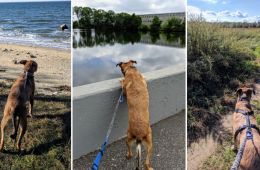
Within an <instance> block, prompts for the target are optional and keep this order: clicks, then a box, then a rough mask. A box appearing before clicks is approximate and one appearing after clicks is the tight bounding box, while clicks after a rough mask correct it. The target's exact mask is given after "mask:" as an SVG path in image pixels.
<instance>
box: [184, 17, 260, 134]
mask: <svg viewBox="0 0 260 170" xmlns="http://www.w3.org/2000/svg"><path fill="white" fill-rule="evenodd" d="M259 46H260V29H238V28H223V27H221V25H219V24H211V23H208V22H205V20H204V19H203V18H192V19H190V20H189V22H188V131H190V130H193V131H194V129H196V128H203V127H200V126H198V127H196V126H193V125H197V124H201V123H200V122H202V124H203V125H204V127H205V128H207V127H208V126H211V125H210V124H207V123H204V122H205V120H203V118H204V117H207V116H204V117H201V116H199V117H198V114H196V113H194V112H193V111H192V110H194V109H195V110H196V109H206V110H208V112H205V113H207V114H210V115H209V116H213V114H212V113H215V114H223V113H228V112H225V110H226V106H225V105H223V106H222V103H221V102H219V101H222V100H223V98H225V97H226V94H225V91H231V92H234V91H235V90H236V88H237V87H238V86H239V85H241V84H243V83H245V82H248V80H249V79H251V78H254V77H256V73H257V70H259V68H260V67H259V66H260V65H259V61H258V57H257V54H258V52H259ZM232 97H235V95H234V94H232ZM193 121H199V122H193ZM199 130H201V129H199ZM202 131H203V130H202Z"/></svg>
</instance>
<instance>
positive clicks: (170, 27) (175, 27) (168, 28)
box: [162, 17, 185, 32]
mask: <svg viewBox="0 0 260 170" xmlns="http://www.w3.org/2000/svg"><path fill="white" fill-rule="evenodd" d="M162 30H163V31H165V32H174V31H179V32H181V31H183V32H184V31H185V23H184V22H183V21H182V19H180V18H176V17H173V18H171V19H169V20H168V21H166V22H165V23H164V24H163V25H162Z"/></svg>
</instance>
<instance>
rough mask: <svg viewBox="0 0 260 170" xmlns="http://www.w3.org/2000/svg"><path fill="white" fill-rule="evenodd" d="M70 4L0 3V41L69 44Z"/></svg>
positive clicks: (50, 44) (47, 44) (67, 45)
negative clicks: (64, 29)
mask: <svg viewBox="0 0 260 170" xmlns="http://www.w3.org/2000/svg"><path fill="white" fill-rule="evenodd" d="M70 8H71V5H70V2H69V1H64V2H26V3H0V42H3V43H16V44H24V45H26V44H29V45H35V46H44V47H54V48H65V49H69V48H70V43H71V40H70V37H71V36H70V30H67V31H61V30H60V28H59V26H60V25H61V24H67V25H68V27H69V28H70V23H71V21H70V20H71V12H70V11H71V9H70Z"/></svg>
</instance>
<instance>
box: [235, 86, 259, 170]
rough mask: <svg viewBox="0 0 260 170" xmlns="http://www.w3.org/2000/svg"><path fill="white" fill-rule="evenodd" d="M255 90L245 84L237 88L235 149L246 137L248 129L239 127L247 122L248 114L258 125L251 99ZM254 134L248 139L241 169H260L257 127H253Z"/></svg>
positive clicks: (253, 122)
mask: <svg viewBox="0 0 260 170" xmlns="http://www.w3.org/2000/svg"><path fill="white" fill-rule="evenodd" d="M252 94H255V91H254V90H253V89H252V88H250V87H247V86H243V87H241V88H239V89H238V90H237V96H238V98H237V103H236V110H235V112H234V114H233V132H234V135H235V139H234V140H235V149H236V148H238V147H239V146H240V145H241V144H242V142H243V140H244V139H245V137H246V129H243V130H240V131H238V129H239V127H242V126H243V125H245V124H246V116H245V115H244V114H249V115H250V123H251V124H253V125H257V122H256V119H255V116H254V114H253V111H252V108H251V104H250V100H251V96H252ZM251 129H252V134H253V142H252V140H247V142H246V145H245V150H244V153H243V156H242V159H241V162H240V166H239V169H240V170H254V169H260V135H259V132H258V129H257V128H251Z"/></svg>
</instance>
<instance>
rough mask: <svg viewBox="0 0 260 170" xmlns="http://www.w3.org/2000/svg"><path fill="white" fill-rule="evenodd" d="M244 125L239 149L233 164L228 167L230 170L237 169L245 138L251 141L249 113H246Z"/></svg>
mask: <svg viewBox="0 0 260 170" xmlns="http://www.w3.org/2000/svg"><path fill="white" fill-rule="evenodd" d="M246 125H247V129H246V136H245V138H244V140H243V142H242V144H241V145H240V147H239V150H238V152H237V155H236V159H235V161H234V162H233V165H232V167H231V168H230V170H237V169H238V167H239V165H240V162H241V159H242V157H243V153H244V150H245V146H246V142H247V140H252V141H253V134H252V130H251V127H250V118H249V115H246Z"/></svg>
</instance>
